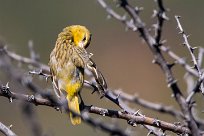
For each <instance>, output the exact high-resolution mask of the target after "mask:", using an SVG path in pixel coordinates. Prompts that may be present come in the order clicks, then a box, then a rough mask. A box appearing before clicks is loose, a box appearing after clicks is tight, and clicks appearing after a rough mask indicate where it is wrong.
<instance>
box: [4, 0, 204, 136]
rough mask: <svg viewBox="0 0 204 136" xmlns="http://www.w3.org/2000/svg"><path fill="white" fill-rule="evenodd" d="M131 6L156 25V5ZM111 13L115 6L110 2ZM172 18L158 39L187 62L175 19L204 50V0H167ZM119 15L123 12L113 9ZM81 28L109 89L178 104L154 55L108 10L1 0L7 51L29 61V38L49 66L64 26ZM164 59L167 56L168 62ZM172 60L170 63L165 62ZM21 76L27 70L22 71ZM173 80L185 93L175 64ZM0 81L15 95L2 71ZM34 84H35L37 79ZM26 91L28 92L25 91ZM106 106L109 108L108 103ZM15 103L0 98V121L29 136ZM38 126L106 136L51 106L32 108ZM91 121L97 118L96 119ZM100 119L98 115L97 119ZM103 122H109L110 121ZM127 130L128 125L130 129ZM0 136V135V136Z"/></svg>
mask: <svg viewBox="0 0 204 136" xmlns="http://www.w3.org/2000/svg"><path fill="white" fill-rule="evenodd" d="M130 3H132V4H133V5H135V6H136V5H137V6H141V7H143V8H144V11H142V12H141V17H142V19H143V20H144V21H145V23H146V25H147V26H148V27H149V28H151V25H152V24H153V23H155V22H156V20H155V19H152V18H151V16H152V13H153V9H155V8H156V4H155V3H154V2H153V1H148V0H143V1H141V0H137V1H136V0H130ZM111 5H112V6H113V8H114V9H115V8H116V7H115V5H114V4H111ZM164 5H165V7H167V9H168V10H169V12H168V13H167V15H168V17H169V18H170V20H169V21H168V22H165V25H164V34H163V37H162V39H166V40H167V43H166V44H165V45H168V46H170V47H171V49H172V50H173V51H174V52H175V53H177V54H178V55H179V56H181V57H187V59H188V62H189V63H190V64H191V63H192V62H191V61H190V56H189V55H188V54H189V53H188V52H187V49H186V48H185V47H183V46H182V45H181V43H182V42H183V39H182V37H181V36H180V35H178V30H177V29H176V27H177V25H176V21H175V19H174V15H180V16H182V18H181V23H182V25H183V27H184V29H185V31H186V32H187V34H190V35H191V36H190V38H189V41H190V44H191V45H193V46H203V43H204V38H203V34H202V33H203V31H204V27H203V24H204V14H203V9H204V1H203V0H196V1H193V0H179V1H176V0H171V1H170V0H169V1H164ZM116 10H117V11H118V12H119V13H121V14H122V15H123V14H124V13H123V11H122V10H121V9H116ZM73 24H80V25H85V26H86V27H87V28H89V30H90V31H91V33H92V42H91V45H90V46H89V48H88V51H89V52H92V53H93V54H94V56H93V59H94V60H95V62H96V63H97V65H98V67H99V68H100V70H101V71H102V73H103V74H104V76H105V78H106V80H107V83H108V86H109V88H111V89H121V90H123V91H124V92H126V93H129V94H137V95H139V96H140V97H141V98H144V99H146V100H149V101H152V102H156V103H163V104H166V105H173V106H174V107H177V103H176V102H175V100H174V99H173V98H171V90H170V89H169V88H168V87H167V84H166V81H165V77H164V75H163V73H162V71H161V70H160V68H159V67H158V66H157V65H154V64H152V59H153V57H152V53H151V52H150V50H149V48H148V47H147V46H146V44H145V43H144V42H143V41H142V40H141V38H140V37H139V35H138V33H133V32H131V31H126V30H125V26H124V25H123V24H121V23H120V22H118V21H116V20H114V19H107V13H106V11H105V10H104V9H103V8H102V7H101V6H100V5H99V4H98V3H97V1H96V0H43V1H41V0H35V1H33V0H20V1H19V0H18V1H13V0H0V39H1V40H3V41H4V42H5V43H6V44H7V46H8V49H9V50H11V51H14V52H16V53H18V54H21V55H23V56H27V57H29V50H28V41H29V40H33V42H34V49H35V51H36V52H37V53H38V54H39V55H40V60H41V62H43V63H45V64H47V63H48V61H49V55H50V52H51V50H52V49H53V48H54V45H55V40H56V38H57V35H58V33H60V32H61V31H62V29H63V28H64V27H66V26H68V25H73ZM167 59H168V58H167ZM169 61H170V62H172V61H171V59H169ZM24 72H25V74H26V73H27V72H28V71H24ZM173 72H174V75H175V77H176V78H177V79H178V84H179V85H180V87H181V89H182V90H183V91H184V92H185V91H186V84H185V81H184V80H183V76H184V74H185V71H184V70H183V68H181V67H180V66H179V65H177V66H176V67H175V68H174V69H173ZM0 81H1V82H2V83H3V84H4V85H5V84H6V83H7V82H10V87H11V88H12V89H13V90H15V91H16V92H18V91H19V90H21V87H20V86H18V85H16V84H15V83H14V82H12V81H11V79H9V78H8V77H7V75H6V74H4V72H1V71H0ZM35 82H38V81H37V80H36V81H35ZM39 84H40V85H42V86H43V87H44V88H45V89H52V86H51V85H50V83H47V82H46V81H45V80H42V81H41V83H39ZM24 91H25V93H30V92H29V91H27V92H26V90H24ZM82 97H83V99H84V101H85V103H86V104H88V105H91V104H93V105H96V106H99V107H106V108H110V109H118V107H116V106H115V105H113V104H110V102H109V101H108V100H106V99H99V97H100V96H98V95H97V94H94V95H92V94H91V92H90V91H86V90H84V91H83V90H82ZM199 99H203V97H202V96H200V95H198V96H197V97H196V100H197V102H198V105H197V106H198V107H199V109H200V111H201V110H202V109H203V108H204V106H203V105H204V104H203V103H201V102H200V101H199ZM109 104H110V105H109ZM18 105H19V102H17V101H15V102H13V103H9V101H8V99H6V98H3V97H0V107H1V108H0V109H1V110H0V121H1V122H2V123H4V124H6V125H8V126H9V125H10V124H12V125H13V127H12V130H13V131H14V132H15V133H16V134H18V135H21V136H29V135H31V131H30V130H29V129H28V127H27V124H26V122H25V121H24V119H23V115H22V111H21V109H19V108H18ZM132 106H134V109H136V110H137V109H141V112H142V113H143V114H145V115H146V116H150V117H155V118H156V117H159V119H161V120H165V121H169V122H173V121H174V120H173V118H171V117H169V116H165V115H162V114H160V113H157V112H152V111H149V110H146V109H143V108H142V107H140V106H137V105H132ZM34 109H36V110H37V116H38V119H39V122H40V123H41V124H42V128H43V133H44V134H49V135H53V136H65V135H75V136H77V135H84V136H88V135H93V136H94V135H98V136H102V135H107V134H106V133H103V132H101V131H100V130H96V129H93V128H92V127H90V126H88V125H86V124H85V123H82V125H80V126H72V125H71V123H70V121H69V119H68V116H67V115H66V114H64V113H60V112H58V111H56V110H54V109H53V108H49V107H44V106H36V107H34ZM94 117H95V115H94ZM96 117H98V118H102V117H100V116H96ZM106 120H107V121H113V120H112V119H110V118H107V119H106ZM118 124H119V126H121V127H123V128H126V127H125V125H126V124H127V123H126V122H125V121H119V123H118ZM130 128H131V127H130ZM133 130H140V132H139V131H137V132H136V133H135V134H138V135H145V134H147V131H146V130H145V129H144V130H142V131H141V129H140V127H137V128H133ZM0 135H1V134H0Z"/></svg>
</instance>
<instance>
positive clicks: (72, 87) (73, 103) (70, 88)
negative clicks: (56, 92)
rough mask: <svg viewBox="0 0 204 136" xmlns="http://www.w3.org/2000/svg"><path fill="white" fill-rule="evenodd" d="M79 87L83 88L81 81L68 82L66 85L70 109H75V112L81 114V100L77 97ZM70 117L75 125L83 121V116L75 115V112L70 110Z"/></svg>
mask: <svg viewBox="0 0 204 136" xmlns="http://www.w3.org/2000/svg"><path fill="white" fill-rule="evenodd" d="M79 88H81V84H80V83H75V84H67V86H66V90H65V91H66V92H67V97H66V99H67V102H68V107H69V109H70V110H73V111H74V112H76V113H78V114H80V109H79V100H78V97H77V93H78V91H79ZM70 119H71V123H72V124H73V125H79V124H80V123H81V118H80V117H77V116H73V114H72V113H71V112H70Z"/></svg>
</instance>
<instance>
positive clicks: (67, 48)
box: [49, 25, 107, 125]
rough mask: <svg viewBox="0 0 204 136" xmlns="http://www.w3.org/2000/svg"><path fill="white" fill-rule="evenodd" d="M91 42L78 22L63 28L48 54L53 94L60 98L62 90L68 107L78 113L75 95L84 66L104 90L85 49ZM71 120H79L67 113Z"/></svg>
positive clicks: (76, 122)
mask: <svg viewBox="0 0 204 136" xmlns="http://www.w3.org/2000/svg"><path fill="white" fill-rule="evenodd" d="M90 41H91V34H90V32H89V30H88V29H87V28H86V27H84V26H80V25H72V26H68V27H66V28H64V29H63V31H62V32H61V33H60V34H59V35H58V38H57V41H56V44H55V47H54V49H53V51H52V52H51V54H50V61H49V66H50V73H51V75H52V83H53V86H54V90H55V93H56V95H57V96H58V97H59V98H60V97H61V96H63V92H65V93H66V99H67V101H68V107H69V109H71V110H73V111H75V112H76V113H78V114H80V109H79V101H78V94H79V91H80V90H81V88H82V86H83V83H84V69H85V68H88V69H89V70H90V71H91V72H92V73H93V76H94V77H95V79H96V82H97V83H98V85H99V86H98V87H99V88H100V89H102V90H103V91H105V89H106V88H107V85H106V82H105V80H104V78H103V76H102V74H101V72H100V71H98V69H97V67H96V65H95V63H94V62H93V60H92V59H90V57H91V55H90V54H89V53H87V52H86V50H85V49H86V48H87V47H88V46H89V43H90ZM70 119H71V123H72V124H73V125H77V124H80V123H81V118H80V117H76V116H73V115H72V113H70Z"/></svg>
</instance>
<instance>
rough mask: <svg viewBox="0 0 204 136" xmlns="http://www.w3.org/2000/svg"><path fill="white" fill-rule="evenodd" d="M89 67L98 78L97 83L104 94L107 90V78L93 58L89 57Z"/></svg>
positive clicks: (96, 78)
mask: <svg viewBox="0 0 204 136" xmlns="http://www.w3.org/2000/svg"><path fill="white" fill-rule="evenodd" d="M87 68H88V69H89V70H90V71H91V73H92V74H93V76H94V78H95V80H96V83H97V84H98V86H99V89H101V91H102V92H100V93H101V94H103V95H104V94H105V92H106V90H107V83H106V80H105V78H104V76H103V74H102V73H101V72H100V71H99V69H98V68H97V66H96V63H95V62H94V61H93V60H92V59H91V58H89V62H88V63H87Z"/></svg>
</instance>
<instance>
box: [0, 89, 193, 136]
mask: <svg viewBox="0 0 204 136" xmlns="http://www.w3.org/2000/svg"><path fill="white" fill-rule="evenodd" d="M0 96H4V97H7V98H9V99H10V98H12V99H19V100H22V101H26V102H29V103H33V104H35V105H36V106H37V105H44V106H49V107H53V108H55V107H56V105H58V106H63V107H65V106H66V103H65V105H59V103H54V102H52V101H50V100H49V98H39V97H35V96H34V95H25V94H18V93H14V92H11V91H10V89H9V88H8V87H6V86H1V87H0ZM62 104H63V103H62ZM83 109H84V111H88V112H90V113H95V114H98V115H101V116H108V117H111V118H119V119H124V120H126V121H128V123H130V124H131V125H132V126H136V125H137V124H146V125H150V126H154V127H159V128H161V129H163V130H170V131H172V132H175V133H180V134H190V131H189V129H188V128H186V127H184V126H179V125H175V124H171V123H167V122H165V121H160V120H156V119H154V118H149V117H145V116H138V115H137V113H135V114H130V113H128V112H125V111H116V110H109V109H104V108H99V107H96V106H86V105H83ZM81 116H82V119H84V120H85V119H86V120H89V121H90V120H91V119H90V118H89V116H87V115H85V114H82V115H81ZM86 120H85V121H86ZM92 121H93V120H92ZM115 129H116V128H115ZM116 130H117V129H116ZM116 130H114V131H115V132H114V133H116V132H117V131H119V129H118V130H117V131H116ZM112 131H113V130H112ZM112 131H111V132H112ZM117 133H119V132H117ZM120 133H122V132H120ZM120 135H121V134H120ZM122 135H127V134H122Z"/></svg>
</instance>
